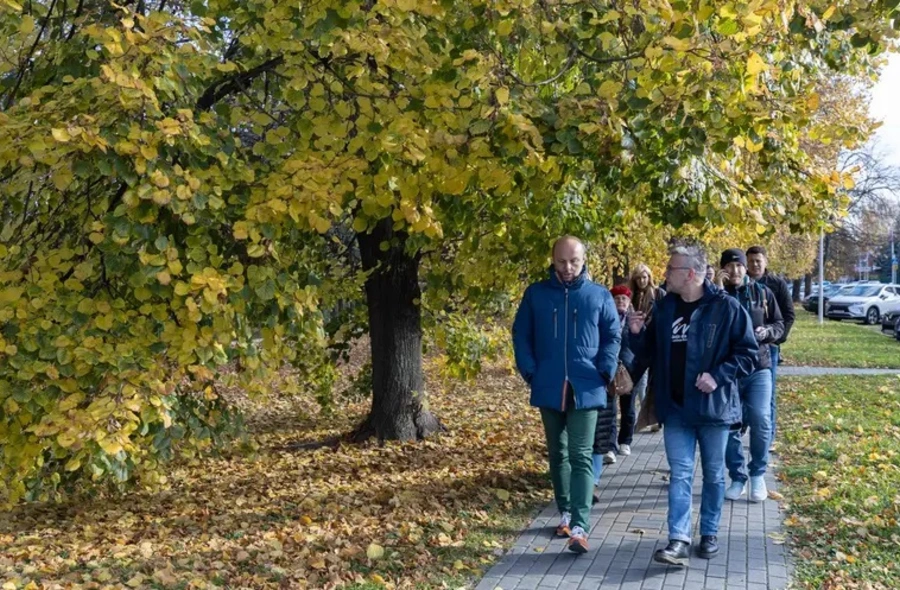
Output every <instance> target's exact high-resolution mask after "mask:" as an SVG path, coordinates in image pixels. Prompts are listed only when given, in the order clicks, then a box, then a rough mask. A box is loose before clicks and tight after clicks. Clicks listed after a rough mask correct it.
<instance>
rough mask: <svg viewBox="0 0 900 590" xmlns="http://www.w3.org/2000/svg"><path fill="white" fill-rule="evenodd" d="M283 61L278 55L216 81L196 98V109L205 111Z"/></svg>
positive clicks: (282, 57)
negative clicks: (244, 70)
mask: <svg viewBox="0 0 900 590" xmlns="http://www.w3.org/2000/svg"><path fill="white" fill-rule="evenodd" d="M283 63H284V56H283V55H279V56H277V57H273V58H272V59H270V60H268V61H265V62H263V63H261V64H259V65H258V66H256V67H255V68H253V69H250V70H247V71H246V72H241V73H239V74H236V75H234V76H230V77H228V78H225V79H224V80H220V81H218V82H216V83H215V84H213V85H212V86H210V87H209V88H207V89H206V91H205V92H204V93H203V95H202V96H200V98H199V100H197V107H196V108H197V110H199V111H205V110H208V109H210V108H211V107H212V106H213V105H214V104H216V103H217V102H219V101H220V100H221V99H223V98H224V97H226V96H228V95H229V94H231V93H233V92H236V91H238V90H240V89H241V88H244V87H245V86H247V84H249V83H250V82H252V81H253V80H254V79H255V78H256V77H258V76H260V75H262V74H264V73H265V72H268V71H270V70H274V69H275V68H277V67H278V66H280V65H281V64H283Z"/></svg>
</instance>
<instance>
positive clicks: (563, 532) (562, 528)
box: [556, 512, 572, 537]
mask: <svg viewBox="0 0 900 590" xmlns="http://www.w3.org/2000/svg"><path fill="white" fill-rule="evenodd" d="M570 522H572V514H571V513H569V512H563V513H562V517H561V518H560V519H559V524H558V525H557V526H556V536H557V537H568V536H569V534H570V533H571V532H572V531H571V530H570V529H569V523H570Z"/></svg>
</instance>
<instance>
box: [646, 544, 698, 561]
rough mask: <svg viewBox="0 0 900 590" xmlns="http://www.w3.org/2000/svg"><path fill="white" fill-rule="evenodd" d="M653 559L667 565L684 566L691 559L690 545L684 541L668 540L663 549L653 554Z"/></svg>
mask: <svg viewBox="0 0 900 590" xmlns="http://www.w3.org/2000/svg"><path fill="white" fill-rule="evenodd" d="M653 560H654V561H658V562H659V563H665V564H668V565H680V566H685V565H687V564H688V563H690V561H691V545H690V543H685V542H684V541H674V540H673V541H669V544H668V545H666V548H665V549H660V550H659V551H657V552H656V553H654V554H653Z"/></svg>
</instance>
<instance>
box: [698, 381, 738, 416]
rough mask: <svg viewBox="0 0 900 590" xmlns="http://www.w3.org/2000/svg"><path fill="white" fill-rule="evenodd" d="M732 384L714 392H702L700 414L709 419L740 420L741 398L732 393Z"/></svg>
mask: <svg viewBox="0 0 900 590" xmlns="http://www.w3.org/2000/svg"><path fill="white" fill-rule="evenodd" d="M732 390H733V386H732V385H731V384H729V385H726V386H720V387H719V388H718V389H716V390H715V391H713V392H712V393H702V392H700V391H698V393H699V394H700V407H699V412H698V413H699V415H700V417H702V418H705V419H706V420H707V421H722V422H732V421H736V422H739V421H740V412H739V411H738V410H739V409H740V400H739V399H738V397H737V396H733V395H731V394H732Z"/></svg>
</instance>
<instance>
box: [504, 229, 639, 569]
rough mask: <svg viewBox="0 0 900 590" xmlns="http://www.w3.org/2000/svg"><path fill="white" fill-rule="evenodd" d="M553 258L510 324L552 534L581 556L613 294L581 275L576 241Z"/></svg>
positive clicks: (610, 355)
mask: <svg viewBox="0 0 900 590" xmlns="http://www.w3.org/2000/svg"><path fill="white" fill-rule="evenodd" d="M552 258H553V264H552V266H551V267H550V270H549V277H548V278H547V279H545V280H543V281H540V282H537V283H533V284H532V285H530V286H529V287H528V288H527V289H526V290H525V294H524V296H523V297H522V303H521V304H520V306H519V309H518V311H517V313H516V318H515V321H514V323H513V348H514V350H515V357H516V366H517V368H518V370H519V372H520V374H521V375H522V378H523V379H524V380H525V382H526V383H528V384H529V386H530V387H531V405H532V406H535V407H537V408H539V409H540V412H541V419H542V421H543V424H544V433H545V436H546V440H547V452H548V459H549V463H550V478H551V480H552V482H553V494H554V497H555V499H556V505H557V508H558V509H559V511H560V514H561V516H560V521H559V525H558V526H557V528H556V533H557V535H559V536H568V537H569V541H568V543H567V547H568V548H569V550H571V551H573V552H575V553H585V552H587V550H588V543H587V535H588V530H589V527H590V523H589V518H590V510H591V491H592V489H593V483H594V474H593V466H592V459H591V451H592V447H593V442H594V434H595V430H596V426H597V409H598V408H602V407H604V406H606V403H607V395H608V391H607V386H608V385H609V383H611V382H612V379H613V376H614V375H615V372H616V367H617V364H618V363H617V361H618V355H619V345H620V342H621V327H620V324H619V317H618V314H617V313H616V309H615V305H614V303H613V298H612V295H610V293H609V291H608V290H607V289H606V288H605V287H603V286H601V285H598V284H596V283H594V282H592V281H591V280H590V279H589V278H588V276H587V267H586V266H585V248H584V244H583V243H582V242H581V240H579V239H578V238H575V237H572V236H563V237H562V238H559V239H558V240H556V242H555V243H554V244H553V249H552Z"/></svg>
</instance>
